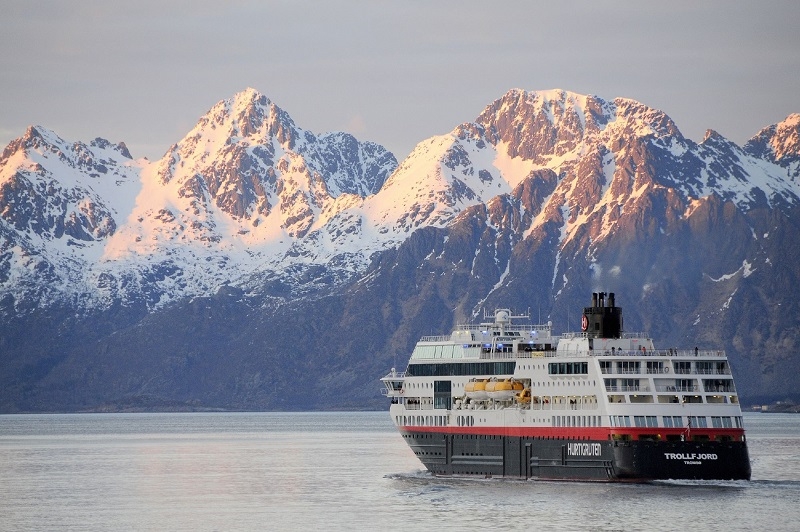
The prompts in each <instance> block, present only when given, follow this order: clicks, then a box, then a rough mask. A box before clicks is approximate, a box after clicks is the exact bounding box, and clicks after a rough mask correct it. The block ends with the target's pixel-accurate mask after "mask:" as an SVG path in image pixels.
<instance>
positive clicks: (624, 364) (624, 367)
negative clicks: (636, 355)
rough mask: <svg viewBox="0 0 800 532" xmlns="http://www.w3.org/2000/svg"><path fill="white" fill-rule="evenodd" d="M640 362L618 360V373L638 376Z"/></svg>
mask: <svg viewBox="0 0 800 532" xmlns="http://www.w3.org/2000/svg"><path fill="white" fill-rule="evenodd" d="M639 367H640V365H639V361H638V360H618V361H617V373H622V374H626V373H627V374H636V373H639Z"/></svg>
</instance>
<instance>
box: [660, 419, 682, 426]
mask: <svg viewBox="0 0 800 532" xmlns="http://www.w3.org/2000/svg"><path fill="white" fill-rule="evenodd" d="M663 419H664V426H665V427H668V428H671V427H676V428H680V427H683V418H682V417H681V416H664V418H663Z"/></svg>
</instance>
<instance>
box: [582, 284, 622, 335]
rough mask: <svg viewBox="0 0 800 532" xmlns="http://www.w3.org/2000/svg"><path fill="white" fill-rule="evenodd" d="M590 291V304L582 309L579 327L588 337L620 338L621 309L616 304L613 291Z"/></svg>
mask: <svg viewBox="0 0 800 532" xmlns="http://www.w3.org/2000/svg"><path fill="white" fill-rule="evenodd" d="M605 298H606V293H605V292H598V293H592V306H591V307H586V308H584V309H583V319H581V329H583V331H584V332H585V333H586V334H587V335H588V336H589V338H620V337H621V336H622V309H621V308H620V307H617V306H616V302H615V300H614V299H615V298H614V292H609V294H608V305H606V301H605Z"/></svg>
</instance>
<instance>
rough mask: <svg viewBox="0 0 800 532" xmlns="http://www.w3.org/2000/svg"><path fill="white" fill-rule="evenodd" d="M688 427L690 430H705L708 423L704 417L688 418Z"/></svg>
mask: <svg viewBox="0 0 800 532" xmlns="http://www.w3.org/2000/svg"><path fill="white" fill-rule="evenodd" d="M689 426H690V427H692V428H707V427H708V422H707V421H706V417H705V416H689Z"/></svg>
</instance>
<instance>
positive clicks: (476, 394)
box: [464, 379, 489, 401]
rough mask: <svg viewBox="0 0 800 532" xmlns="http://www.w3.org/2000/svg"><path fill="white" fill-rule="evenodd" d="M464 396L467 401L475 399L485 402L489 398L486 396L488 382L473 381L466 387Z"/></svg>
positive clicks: (482, 380) (481, 380) (483, 380)
mask: <svg viewBox="0 0 800 532" xmlns="http://www.w3.org/2000/svg"><path fill="white" fill-rule="evenodd" d="M464 395H466V396H467V399H474V400H476V401H485V400H486V399H488V398H489V396H488V395H486V380H485V379H479V380H474V379H473V380H471V381H469V382H468V383H466V384H465V385H464Z"/></svg>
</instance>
